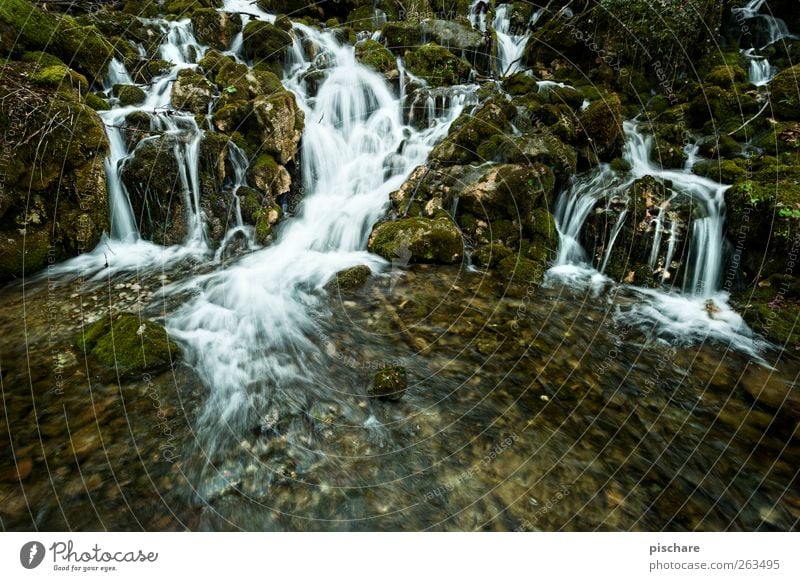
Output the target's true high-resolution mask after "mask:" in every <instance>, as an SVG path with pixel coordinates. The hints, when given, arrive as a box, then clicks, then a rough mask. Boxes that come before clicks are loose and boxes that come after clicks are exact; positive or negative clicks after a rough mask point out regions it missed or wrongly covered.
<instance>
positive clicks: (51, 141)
mask: <svg viewBox="0 0 800 581" xmlns="http://www.w3.org/2000/svg"><path fill="white" fill-rule="evenodd" d="M45 64H46V63H45ZM31 68H33V71H31ZM56 68H58V69H59V71H60V72H59V75H63V80H62V81H61V82H59V83H58V84H56V85H55V86H54V85H53V84H52V83H50V82H47V83H44V82H43V83H33V84H32V83H31V82H30V80H29V78H30V74H31V72H33V73H34V76H35V75H36V74H41V73H42V71H45V72H47V74H48V76H49V75H50V73H51V71H52V67H44V69H42V68H39V67H38V66H36V65H31V64H30V63H17V62H12V61H9V62H7V63H6V65H5V67H4V70H3V79H2V83H0V148H2V151H4V152H6V154H5V155H3V156H2V157H0V173H2V175H3V178H4V179H3V184H2V185H3V187H2V188H0V281H6V280H10V279H13V278H16V277H19V276H21V275H22V274H23V271H24V272H25V273H26V274H28V275H30V274H33V273H35V272H36V271H38V270H40V269H41V268H43V267H44V266H45V265H46V264H48V263H53V262H55V261H57V260H60V259H63V258H66V257H69V256H74V255H75V254H78V253H81V252H85V251H88V250H89V249H91V248H92V247H93V246H94V245H95V244H97V242H98V241H99V240H100V236H101V234H102V232H103V231H104V230H106V229H107V228H108V201H107V193H106V176H105V170H104V167H103V159H104V157H105V155H106V152H107V148H108V143H107V141H106V137H105V132H104V129H103V125H102V122H101V120H100V118H99V117H98V116H97V114H96V113H95V111H94V110H93V109H92V108H91V107H89V106H88V105H86V103H85V95H86V93H85V91H84V90H83V88H82V83H81V82H80V78H79V77H75V76H74V75H77V73H74V71H69V69H66V67H62V66H56ZM70 79H77V80H76V82H75V83H74V84H73V83H71V82H69V80H70ZM20 88H25V95H26V96H25V98H22V99H20V98H18V97H9V95H11V93H12V92H14V93H16V92H17V91H18V90H19V89H20Z"/></svg>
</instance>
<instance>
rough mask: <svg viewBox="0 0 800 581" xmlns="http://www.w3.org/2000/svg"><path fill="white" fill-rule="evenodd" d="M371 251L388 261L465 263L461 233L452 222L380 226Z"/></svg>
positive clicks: (419, 221) (410, 220) (421, 220)
mask: <svg viewBox="0 0 800 581" xmlns="http://www.w3.org/2000/svg"><path fill="white" fill-rule="evenodd" d="M369 249H370V251H371V252H374V253H375V254H379V255H380V256H383V257H384V258H385V259H386V260H393V259H397V258H398V257H407V258H408V259H409V261H410V262H417V263H419V262H423V263H439V264H453V263H456V262H460V261H461V257H462V255H463V241H462V239H461V232H460V231H459V230H458V228H457V227H456V226H455V224H453V223H452V221H451V220H450V219H449V218H438V219H436V220H429V219H427V218H404V219H402V220H397V221H394V222H384V223H382V224H379V225H378V226H377V227H376V228H375V229H374V230H373V232H372V236H371V237H370V243H369Z"/></svg>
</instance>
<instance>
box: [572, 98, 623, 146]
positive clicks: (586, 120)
mask: <svg viewBox="0 0 800 581" xmlns="http://www.w3.org/2000/svg"><path fill="white" fill-rule="evenodd" d="M579 120H580V124H581V127H582V128H583V131H584V133H585V134H586V136H587V137H588V139H589V140H590V143H591V145H592V146H593V148H594V150H595V152H596V153H597V156H598V157H599V158H600V159H601V160H606V161H610V160H611V159H613V158H614V157H616V156H618V155H619V153H620V151H621V150H622V144H623V132H622V109H621V103H620V99H619V96H617V95H613V94H612V95H609V96H608V97H606V98H604V99H602V100H600V101H595V102H593V103H592V104H590V105H589V106H588V107H587V108H586V109H585V110H584V111H582V112H581V114H580V116H579Z"/></svg>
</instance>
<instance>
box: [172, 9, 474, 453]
mask: <svg viewBox="0 0 800 581" xmlns="http://www.w3.org/2000/svg"><path fill="white" fill-rule="evenodd" d="M231 6H235V4H234V3H230V4H226V8H228V7H231ZM294 35H295V37H296V40H295V47H294V49H293V51H292V53H293V54H294V55H295V57H294V58H295V59H302V62H301V63H299V64H297V65H295V66H293V67H291V68H290V69H289V70H290V72H289V73H288V76H287V77H286V78H285V79H284V84H285V85H286V86H287V88H289V89H290V90H292V91H293V92H294V93H295V95H296V97H297V100H298V104H299V105H300V107H301V108H302V109H303V111H304V113H305V131H304V134H303V152H302V156H301V160H302V166H301V173H302V179H303V183H304V186H305V191H306V192H307V194H306V197H305V198H304V200H303V202H302V203H301V205H300V207H299V208H298V212H297V215H296V216H295V217H294V218H293V219H291V220H289V221H287V222H286V223H285V224H284V226H283V228H282V230H281V231H280V233H279V236H278V239H277V241H276V242H275V243H274V244H273V245H272V246H270V247H268V248H266V249H263V250H260V251H258V252H255V253H253V254H250V255H248V256H246V257H245V258H243V259H242V260H240V261H239V262H237V263H236V264H235V265H234V266H232V267H231V268H228V269H226V270H225V271H222V272H215V273H212V274H209V275H207V276H204V277H202V278H199V279H194V280H192V281H189V282H186V283H182V284H181V285H179V286H177V287H176V288H174V289H171V290H186V289H190V290H192V291H193V292H194V293H195V298H194V299H192V300H191V301H189V302H188V303H187V304H185V305H184V306H183V307H182V308H180V309H179V310H178V311H177V312H175V313H173V314H172V316H170V317H169V319H168V321H167V326H168V330H169V332H170V334H171V335H172V336H173V337H175V338H176V339H178V340H179V341H180V342H181V343H182V344H183V345H184V347H185V349H186V352H187V360H188V361H189V362H190V363H191V364H192V365H193V366H194V367H195V369H196V370H197V371H198V373H199V374H200V376H201V377H202V378H203V381H204V383H205V384H206V385H207V386H208V387H209V389H210V390H211V393H210V397H209V398H208V403H207V405H206V407H205V408H204V410H203V413H202V417H201V423H202V424H203V425H204V426H205V429H203V430H201V432H202V433H204V434H207V436H208V438H209V440H208V441H206V442H204V443H203V445H204V446H209V447H211V448H212V449H213V448H216V446H217V445H218V444H220V442H221V441H226V440H228V438H224V437H223V438H221V439H218V438H219V435H220V429H219V428H220V427H222V426H226V425H227V426H228V427H229V428H230V429H234V430H236V431H237V432H238V431H239V430H241V429H245V428H246V427H247V426H248V421H252V420H253V417H252V416H253V414H254V413H256V412H255V411H254V410H257V409H258V408H259V406H260V405H261V404H263V403H264V402H265V401H267V400H268V399H269V398H270V393H273V392H274V391H275V390H287V389H294V388H297V386H301V385H303V384H308V383H310V382H313V381H315V380H319V374H318V373H315V372H314V370H313V362H314V360H315V357H317V356H318V354H319V346H318V345H317V344H316V342H315V341H314V333H315V328H316V327H317V324H316V321H317V320H318V317H319V316H320V315H318V314H315V313H317V312H318V310H319V309H320V308H321V303H320V298H319V292H318V291H319V289H321V288H322V286H323V285H324V284H325V283H326V282H327V281H328V280H329V279H330V278H331V277H332V276H333V275H334V274H335V273H336V272H337V271H339V270H342V269H344V268H348V267H351V266H355V265H358V264H366V265H368V266H369V267H370V268H371V269H372V270H373V271H378V270H379V269H380V268H381V267H382V265H383V264H384V261H383V260H382V259H380V258H378V257H376V256H374V255H371V254H369V253H367V252H365V251H364V248H365V247H366V243H367V238H368V236H369V233H370V230H371V227H372V225H373V224H374V223H375V222H376V221H377V220H378V219H379V218H380V216H382V215H383V213H384V210H385V207H386V205H387V203H388V196H389V193H390V192H391V191H393V190H395V189H397V188H399V187H400V185H402V183H403V182H404V180H405V179H406V178H407V176H408V175H409V173H410V172H411V171H412V170H413V169H414V168H415V167H417V166H418V165H420V164H423V163H424V162H425V160H426V157H427V154H428V153H429V151H430V149H431V148H432V146H433V145H434V144H435V143H436V142H437V141H438V140H439V139H441V138H442V137H443V136H444V135H446V133H447V130H448V128H449V125H450V123H451V122H452V121H453V120H455V118H456V117H457V116H458V115H459V114H460V113H461V111H462V109H463V107H464V103H465V100H466V98H467V95H469V94H471V92H472V91H474V87H470V88H466V87H465V88H463V89H461V90H458V89H456V90H455V93H456V94H455V95H454V97H453V98H452V99H451V100H450V106H449V108H448V109H447V110H446V111H445V113H444V114H443V115H442V116H441V117H440V118H439V119H438V120H437V121H436V122H435V123H433V124H432V126H431V127H430V128H428V129H425V130H424V131H417V130H415V129H413V128H411V127H409V126H407V125H405V124H404V122H403V119H402V107H401V102H402V99H403V95H400V96H396V95H394V94H392V91H391V89H390V87H389V86H388V85H387V83H386V81H385V79H384V78H383V77H382V76H380V75H378V74H376V73H375V72H373V71H372V70H370V69H368V68H366V67H363V66H361V65H360V64H359V63H358V62H357V61H356V60H355V57H354V50H353V47H351V46H342V45H339V44H338V42H336V40H335V39H334V37H333V34H331V33H329V32H325V31H323V32H318V31H316V30H314V29H311V28H308V27H306V26H303V25H300V24H296V25H295V28H294ZM304 41H305V42H309V41H310V42H312V43H314V44H315V45H317V47H318V52H319V53H320V55H323V58H324V60H325V61H326V62H328V63H329V65H330V66H329V68H328V69H327V78H326V79H325V80H324V82H323V83H322V84H321V86H320V87H319V90H318V92H317V95H316V97H314V98H310V97H308V96H307V94H306V92H305V87H304V84H303V82H302V77H303V74H304V73H305V72H306V70H307V69H308V67H310V66H312V62H311V60H310V59H308V58H307V57H306V56H305V51H304V49H303V46H304V44H303V43H304ZM315 61H316V62H317V63H319V62H321V57H320V56H317V58H316V59H315ZM171 290H170V291H168V292H171Z"/></svg>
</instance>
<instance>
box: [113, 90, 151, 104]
mask: <svg viewBox="0 0 800 581" xmlns="http://www.w3.org/2000/svg"><path fill="white" fill-rule="evenodd" d="M114 94H116V95H117V98H118V99H119V104H120V105H122V106H123V107H128V106H130V105H139V104H140V103H143V102H144V100H145V97H146V95H145V93H144V91H143V90H142V89H140V88H139V87H137V86H136V85H114Z"/></svg>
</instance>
